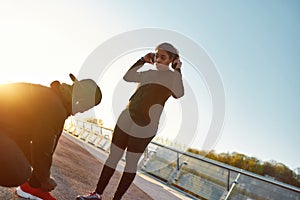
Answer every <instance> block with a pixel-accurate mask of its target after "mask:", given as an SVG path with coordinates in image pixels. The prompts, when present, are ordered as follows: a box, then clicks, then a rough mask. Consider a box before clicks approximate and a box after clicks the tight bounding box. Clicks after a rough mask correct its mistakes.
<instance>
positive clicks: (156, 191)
mask: <svg viewBox="0 0 300 200" xmlns="http://www.w3.org/2000/svg"><path fill="white" fill-rule="evenodd" d="M106 157H107V154H106V153H104V152H103V151H101V150H98V149H96V148H94V147H92V146H90V145H88V144H84V143H83V142H81V141H80V140H79V139H77V138H74V137H72V136H71V135H68V134H63V135H62V137H61V139H60V140H59V144H58V146H57V149H56V152H55V154H54V158H53V166H52V176H53V177H54V178H55V180H56V181H57V183H58V186H57V188H56V189H55V190H54V191H53V192H52V194H53V195H54V196H56V198H57V199H58V200H69V199H70V200H74V199H75V197H76V196H77V195H78V194H85V193H86V192H89V191H92V190H93V189H94V188H95V186H96V183H97V181H98V177H99V173H100V170H101V168H102V163H103V160H105V159H106ZM117 169H118V170H122V169H123V166H122V163H120V165H119V166H118V168H117ZM119 178H120V173H119V172H117V173H115V174H114V176H113V177H112V179H111V182H110V184H109V185H108V186H107V188H106V190H105V191H104V195H103V196H104V198H103V200H108V199H110V198H111V197H112V195H113V193H114V191H115V189H116V185H117V183H118V180H119ZM10 199H12V200H13V199H18V200H21V199H22V198H18V197H17V195H16V194H15V188H4V187H0V200H10ZM123 199H124V200H156V199H157V200H158V199H159V200H179V199H184V200H187V199H190V198H188V197H185V196H183V195H182V194H180V193H179V192H177V191H175V190H172V189H171V188H169V187H167V186H165V185H163V184H162V183H160V182H158V181H155V180H154V179H151V178H149V177H148V176H145V175H143V174H138V176H136V178H135V180H134V184H133V185H132V186H131V187H130V188H129V190H128V192H127V193H126V194H125V195H124V197H123Z"/></svg>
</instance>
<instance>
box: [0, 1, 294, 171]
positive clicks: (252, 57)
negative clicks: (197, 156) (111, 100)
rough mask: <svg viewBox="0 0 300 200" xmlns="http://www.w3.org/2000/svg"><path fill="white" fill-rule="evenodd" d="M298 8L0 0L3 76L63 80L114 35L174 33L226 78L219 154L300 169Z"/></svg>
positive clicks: (266, 3)
mask: <svg viewBox="0 0 300 200" xmlns="http://www.w3.org/2000/svg"><path fill="white" fill-rule="evenodd" d="M299 11H300V2H299V1H297V0H295V1H293V0H289V1H283V0H282V1H276V0H272V1H271V0H269V1H266V0H263V1H259V0H254V1H198V0H194V1H180V0H175V1H174V0H173V1H152V2H151V1H141V0H133V1H121V0H119V1H100V0H93V1H91V0H81V1H78V0H77V1H76V0H75V1H47V2H41V1H30V0H29V1H26V2H25V1H24V2H23V1H17V0H12V1H8V0H2V1H0V44H1V45H0V53H1V59H0V66H1V73H0V82H2V83H5V82H14V81H27V82H36V83H41V84H49V83H50V81H52V80H53V79H59V80H66V81H67V79H66V75H67V74H68V73H69V72H74V73H76V72H77V71H78V70H79V69H80V66H81V65H82V63H83V62H84V60H85V59H86V58H87V56H88V55H89V54H90V53H91V52H92V51H93V50H94V49H95V48H96V47H97V46H99V45H100V44H101V43H102V42H104V41H106V40H108V39H109V38H111V37H112V36H115V35H118V34H120V33H123V32H126V31H131V30H135V29H141V28H162V29H167V30H172V31H176V32H178V33H180V34H183V35H185V36H187V37H189V38H191V39H192V40H193V41H194V42H196V43H197V44H199V45H200V46H202V47H203V48H204V49H205V51H206V52H207V53H208V55H209V56H210V57H211V59H212V60H213V61H214V63H215V65H216V67H217V69H218V71H219V73H220V75H221V77H222V80H223V84H224V88H225V95H226V118H225V123H224V128H223V131H222V135H221V137H220V139H219V141H218V143H217V145H216V146H215V150H216V151H217V152H234V151H236V152H240V153H244V154H246V155H249V156H254V157H257V158H258V159H261V160H263V161H267V160H276V161H277V162H282V163H284V164H286V165H287V166H288V167H290V168H291V169H294V168H296V167H300V159H299V158H300V155H299V152H300V145H299V141H300V131H299V124H300V123H299V122H300V105H299V102H300V82H299V81H300V80H299V77H300V59H299V52H300V23H299V22H300V12H299ZM179 50H180V49H179ZM183 67H184V66H183ZM104 121H105V119H104ZM193 147H195V148H197V144H196V143H195V144H193Z"/></svg>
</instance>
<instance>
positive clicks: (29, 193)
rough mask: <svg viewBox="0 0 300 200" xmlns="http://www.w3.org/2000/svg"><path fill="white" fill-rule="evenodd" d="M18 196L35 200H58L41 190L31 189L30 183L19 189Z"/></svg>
mask: <svg viewBox="0 0 300 200" xmlns="http://www.w3.org/2000/svg"><path fill="white" fill-rule="evenodd" d="M17 194H18V196H20V197H22V198H26V199H34V200H56V199H55V198H54V197H53V196H52V195H51V194H50V192H45V191H42V190H41V189H40V188H33V187H31V186H30V185H29V184H28V182H26V183H24V184H23V185H21V186H19V187H18V188H17Z"/></svg>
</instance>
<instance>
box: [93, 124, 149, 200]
mask: <svg viewBox="0 0 300 200" xmlns="http://www.w3.org/2000/svg"><path fill="white" fill-rule="evenodd" d="M153 138H154V136H153V137H148V138H137V137H133V136H131V135H128V134H127V133H126V132H124V131H123V130H121V129H120V128H119V127H118V126H117V125H116V127H115V129H114V132H113V138H112V144H111V146H110V154H109V156H108V158H107V160H106V162H105V165H104V167H103V169H102V172H101V175H100V178H99V181H98V184H97V188H96V190H95V191H96V192H97V193H98V194H102V193H103V191H104V189H105V187H106V186H107V184H108V182H109V180H110V178H111V177H112V175H113V173H114V172H115V169H116V167H117V164H118V162H119V160H120V159H121V158H122V156H123V154H124V152H125V149H127V151H126V157H125V158H126V166H125V169H124V172H123V174H122V178H121V180H120V182H119V184H118V188H117V191H116V193H115V195H114V200H116V199H121V197H122V196H123V195H124V194H125V192H126V191H127V189H128V188H129V186H130V185H131V183H132V182H133V180H134V177H135V175H136V170H137V164H138V161H139V159H140V157H141V156H142V154H143V152H144V151H145V149H146V147H147V146H148V144H149V143H150V142H151V140H152V139H153Z"/></svg>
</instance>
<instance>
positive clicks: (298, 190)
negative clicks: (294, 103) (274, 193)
mask: <svg viewBox="0 0 300 200" xmlns="http://www.w3.org/2000/svg"><path fill="white" fill-rule="evenodd" d="M151 143H152V144H154V145H157V146H160V147H163V148H166V149H168V150H171V151H174V152H177V153H179V154H182V155H185V156H188V157H192V158H194V159H197V160H201V161H203V162H206V163H209V164H211V165H214V166H218V167H221V168H224V169H227V170H230V171H233V172H236V173H238V174H243V175H245V176H249V177H251V178H255V179H258V180H261V181H264V182H267V183H271V184H273V185H276V186H279V187H282V188H285V189H288V190H291V191H293V192H298V193H300V188H297V187H294V186H291V185H288V184H285V183H282V182H279V181H275V180H272V179H268V178H265V177H263V176H259V175H257V174H254V173H251V172H249V171H245V170H243V169H239V168H236V167H233V166H230V165H226V164H223V163H221V162H218V161H214V160H211V159H209V158H205V157H203V156H199V155H196V154H192V153H189V152H183V151H179V150H178V149H175V148H172V147H168V146H165V145H163V144H160V143H158V142H154V141H152V142H151Z"/></svg>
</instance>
